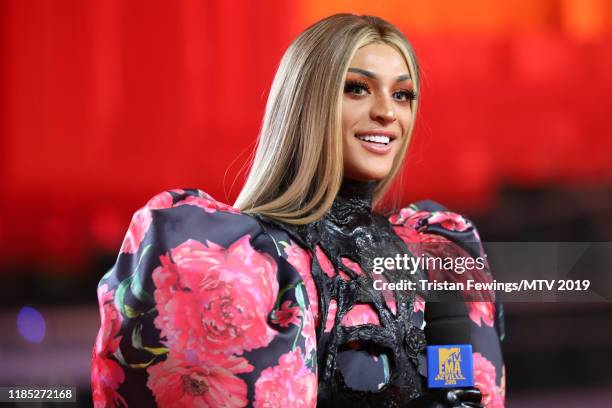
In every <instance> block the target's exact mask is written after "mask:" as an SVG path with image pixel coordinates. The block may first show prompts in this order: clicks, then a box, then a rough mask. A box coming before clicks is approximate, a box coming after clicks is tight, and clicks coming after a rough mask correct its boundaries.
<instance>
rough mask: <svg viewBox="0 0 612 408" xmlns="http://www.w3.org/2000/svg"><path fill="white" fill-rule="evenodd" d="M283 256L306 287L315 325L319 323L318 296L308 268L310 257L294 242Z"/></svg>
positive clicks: (287, 247) (286, 248)
mask: <svg viewBox="0 0 612 408" xmlns="http://www.w3.org/2000/svg"><path fill="white" fill-rule="evenodd" d="M285 255H286V256H287V262H289V263H290V264H291V266H293V267H294V268H295V270H297V271H298V273H299V274H300V277H301V278H302V280H303V281H304V286H305V287H306V295H307V296H308V300H309V302H310V310H312V311H313V313H314V316H315V324H318V322H319V295H318V293H319V292H318V291H317V286H316V284H315V282H314V279H313V277H312V270H311V268H310V265H311V261H312V257H311V256H310V254H309V253H308V252H306V250H304V249H302V248H301V247H300V246H298V245H297V244H296V243H295V242H293V241H291V243H290V245H289V246H286V247H285Z"/></svg>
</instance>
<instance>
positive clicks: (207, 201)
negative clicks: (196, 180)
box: [175, 193, 240, 214]
mask: <svg viewBox="0 0 612 408" xmlns="http://www.w3.org/2000/svg"><path fill="white" fill-rule="evenodd" d="M204 194H205V195H206V196H205V197H199V196H188V197H186V198H185V199H183V200H181V201H179V202H177V203H176V204H175V207H178V206H179V205H195V206H196V207H200V208H201V209H203V210H204V211H206V212H207V213H214V212H216V211H226V212H230V213H232V214H240V210H239V209H237V208H234V207H232V206H230V205H227V204H224V203H221V202H219V201H216V200H214V199H212V198H211V197H210V196H209V195H208V194H206V193H204Z"/></svg>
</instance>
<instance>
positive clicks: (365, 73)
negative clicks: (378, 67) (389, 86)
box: [348, 68, 410, 82]
mask: <svg viewBox="0 0 612 408" xmlns="http://www.w3.org/2000/svg"><path fill="white" fill-rule="evenodd" d="M348 71H349V72H355V73H357V74H361V75H363V76H367V77H368V78H372V79H378V77H377V76H376V74H374V73H373V72H370V71H368V70H365V69H361V68H349V69H348ZM407 79H410V75H408V74H403V75H400V76H398V77H397V79H396V80H395V82H402V81H405V80H407Z"/></svg>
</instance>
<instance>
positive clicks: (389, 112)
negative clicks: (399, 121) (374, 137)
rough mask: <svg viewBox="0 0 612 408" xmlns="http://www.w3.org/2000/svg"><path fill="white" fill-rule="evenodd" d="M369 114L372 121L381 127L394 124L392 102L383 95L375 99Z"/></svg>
mask: <svg viewBox="0 0 612 408" xmlns="http://www.w3.org/2000/svg"><path fill="white" fill-rule="evenodd" d="M370 114H371V117H372V120H375V121H377V122H379V123H381V124H383V125H386V124H389V123H392V122H395V120H396V117H395V110H394V109H393V102H392V101H391V99H390V98H388V97H386V96H384V95H380V96H379V97H378V98H376V100H375V102H374V104H373V106H372V109H371V111H370Z"/></svg>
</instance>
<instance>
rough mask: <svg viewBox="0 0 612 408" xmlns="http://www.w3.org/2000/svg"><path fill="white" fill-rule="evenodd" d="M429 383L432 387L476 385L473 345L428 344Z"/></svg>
mask: <svg viewBox="0 0 612 408" xmlns="http://www.w3.org/2000/svg"><path fill="white" fill-rule="evenodd" d="M427 383H428V386H429V387H430V388H444V387H472V386H474V366H473V361H472V345H470V344H452V345H451V344H449V345H444V346H427Z"/></svg>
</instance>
